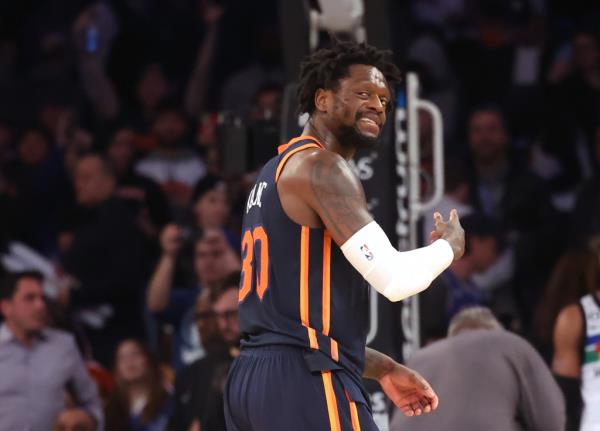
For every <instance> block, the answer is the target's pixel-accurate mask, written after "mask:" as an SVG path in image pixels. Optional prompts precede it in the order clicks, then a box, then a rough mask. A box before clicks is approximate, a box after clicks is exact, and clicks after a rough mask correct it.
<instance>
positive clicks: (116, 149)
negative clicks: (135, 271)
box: [107, 129, 169, 239]
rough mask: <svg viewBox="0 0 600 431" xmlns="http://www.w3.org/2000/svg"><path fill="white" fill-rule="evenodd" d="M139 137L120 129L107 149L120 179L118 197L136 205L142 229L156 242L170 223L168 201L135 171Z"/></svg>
mask: <svg viewBox="0 0 600 431" xmlns="http://www.w3.org/2000/svg"><path fill="white" fill-rule="evenodd" d="M134 139H135V135H134V132H133V130H131V129H119V130H117V132H116V133H115V134H114V135H113V138H112V140H111V142H110V144H109V146H108V149H107V156H108V159H109V160H110V161H111V162H112V164H113V166H114V168H115V172H116V176H117V190H116V192H115V194H116V195H117V196H118V197H120V198H122V199H125V200H127V201H129V202H131V203H132V205H133V206H134V209H135V212H136V214H137V224H138V227H139V228H140V230H141V231H142V232H144V234H145V235H146V236H147V237H148V238H151V239H156V238H157V237H158V234H159V232H160V230H161V229H162V228H163V226H164V225H165V224H166V223H167V221H168V219H169V207H168V204H167V199H166V197H165V195H164V193H163V191H162V190H161V189H160V186H159V185H158V184H157V183H156V182H154V181H152V180H151V179H149V178H146V177H143V176H141V175H139V174H137V173H135V172H134V170H133V163H134V158H135V143H134Z"/></svg>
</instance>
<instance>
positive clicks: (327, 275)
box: [323, 231, 331, 335]
mask: <svg viewBox="0 0 600 431" xmlns="http://www.w3.org/2000/svg"><path fill="white" fill-rule="evenodd" d="M330 265H331V235H329V232H327V231H325V232H323V334H324V335H329V328H330V324H331V291H330V289H331V286H330V279H331V267H330Z"/></svg>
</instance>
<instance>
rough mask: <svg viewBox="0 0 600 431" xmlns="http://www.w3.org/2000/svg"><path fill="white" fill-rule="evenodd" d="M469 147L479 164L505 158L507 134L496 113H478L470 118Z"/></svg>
mask: <svg viewBox="0 0 600 431" xmlns="http://www.w3.org/2000/svg"><path fill="white" fill-rule="evenodd" d="M469 145H470V146H471V150H472V152H473V156H474V157H475V161H476V162H477V163H480V164H484V165H485V164H491V163H494V162H497V161H499V160H501V159H503V158H504V157H505V156H506V151H507V147H508V134H507V132H506V129H505V128H504V124H503V122H502V118H500V116H499V115H498V113H496V112H494V111H478V112H475V113H474V114H473V115H472V116H471V119H470V121H469Z"/></svg>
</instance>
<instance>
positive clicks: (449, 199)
mask: <svg viewBox="0 0 600 431" xmlns="http://www.w3.org/2000/svg"><path fill="white" fill-rule="evenodd" d="M469 187H470V184H469V178H468V177H467V174H466V169H465V166H464V163H462V162H461V160H460V159H458V158H447V159H446V162H445V166H444V196H443V197H442V199H441V200H440V202H439V203H438V204H437V205H436V206H435V208H434V209H433V210H432V211H431V214H429V215H425V216H424V217H423V238H425V239H427V238H429V234H430V233H431V232H433V231H434V230H435V226H434V224H433V213H434V211H437V212H439V213H440V214H449V213H450V210H452V209H456V211H458V215H459V216H460V218H461V219H462V218H463V217H464V216H466V215H468V214H470V213H471V212H472V211H473V209H472V208H471V206H470V205H469V202H470V200H471V190H470V188H469Z"/></svg>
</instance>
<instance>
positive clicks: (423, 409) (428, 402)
mask: <svg viewBox="0 0 600 431" xmlns="http://www.w3.org/2000/svg"><path fill="white" fill-rule="evenodd" d="M438 403H439V400H438V397H437V395H435V394H434V395H433V397H431V398H429V397H421V398H419V399H417V400H414V399H413V400H412V401H407V402H406V403H405V404H403V405H401V406H398V407H399V408H400V411H401V412H402V413H403V414H404V415H405V416H420V415H421V414H423V413H431V412H432V411H434V410H435V409H437V407H438ZM396 405H398V404H396Z"/></svg>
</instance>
